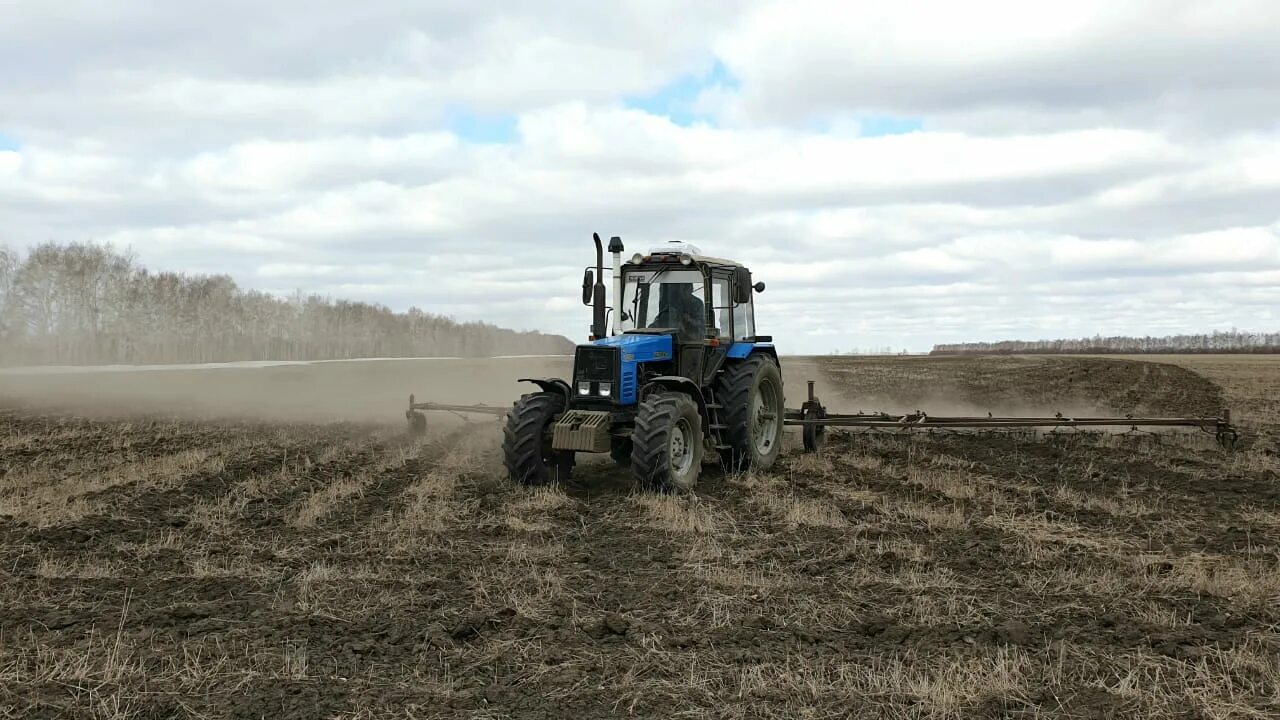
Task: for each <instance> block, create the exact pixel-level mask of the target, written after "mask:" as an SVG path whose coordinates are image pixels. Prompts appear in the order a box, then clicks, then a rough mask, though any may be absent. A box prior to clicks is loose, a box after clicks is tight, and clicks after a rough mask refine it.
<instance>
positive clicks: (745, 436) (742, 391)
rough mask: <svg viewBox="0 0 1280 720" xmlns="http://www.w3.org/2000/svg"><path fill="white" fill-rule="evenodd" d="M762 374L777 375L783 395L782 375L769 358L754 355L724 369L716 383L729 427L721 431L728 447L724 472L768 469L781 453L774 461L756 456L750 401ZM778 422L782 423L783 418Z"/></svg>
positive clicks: (722, 418) (722, 455)
mask: <svg viewBox="0 0 1280 720" xmlns="http://www.w3.org/2000/svg"><path fill="white" fill-rule="evenodd" d="M761 372H771V373H772V374H774V376H775V379H776V382H777V384H778V389H779V393H780V394H781V389H782V371H781V370H780V369H779V368H778V365H777V363H775V362H774V361H773V359H772V358H770V357H769V356H767V355H761V354H756V355H752V356H750V357H749V358H747V359H746V360H743V361H742V362H739V363H734V364H732V365H729V366H727V367H725V369H724V371H723V372H722V373H721V375H720V377H719V379H718V380H717V381H716V400H717V402H719V403H720V405H721V406H722V408H721V410H720V422H721V423H723V424H724V425H726V426H727V427H726V429H725V430H724V431H722V432H723V434H722V438H723V440H724V443H725V444H726V445H728V446H729V447H728V448H727V449H724V450H721V451H720V458H721V461H722V463H723V465H724V469H725V472H746V471H748V470H751V469H753V468H757V469H768V468H769V467H770V466H771V465H773V461H774V460H776V459H777V457H778V454H779V452H780V448H779V450H775V451H774V453H773V454H772V456H771V457H768V458H764V459H763V461H762V459H760V458H757V457H756V456H755V455H756V452H755V440H754V438H753V437H752V435H751V409H752V406H751V397H752V391H753V390H754V389H755V386H756V378H757V376H758V375H759V374H760V373H761ZM778 412H779V415H780V416H781V413H782V412H783V407H782V403H779V407H778ZM778 422H779V423H781V422H782V418H781V417H779V419H778ZM779 434H780V435H781V433H779ZM778 444H779V445H781V438H779V439H778Z"/></svg>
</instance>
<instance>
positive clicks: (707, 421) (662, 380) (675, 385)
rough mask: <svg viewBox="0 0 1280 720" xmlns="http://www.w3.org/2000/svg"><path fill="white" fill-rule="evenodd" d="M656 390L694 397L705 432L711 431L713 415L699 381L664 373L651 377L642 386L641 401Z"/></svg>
mask: <svg viewBox="0 0 1280 720" xmlns="http://www.w3.org/2000/svg"><path fill="white" fill-rule="evenodd" d="M655 390H664V391H667V392H678V393H684V394H685V395H688V396H689V397H691V398H693V402H694V403H696V404H697V406H698V414H699V415H701V416H702V429H703V432H705V433H709V432H711V430H710V427H711V416H710V415H709V414H708V413H707V401H706V399H705V398H703V397H702V388H700V387H698V383H696V382H694V381H692V380H690V379H689V378H687V377H680V376H679V375H662V376H659V377H656V378H653V379H651V380H650V381H649V382H647V383H645V385H644V387H642V388H640V400H641V402H643V401H644V398H645V397H646V396H648V394H649V393H651V392H654V391H655Z"/></svg>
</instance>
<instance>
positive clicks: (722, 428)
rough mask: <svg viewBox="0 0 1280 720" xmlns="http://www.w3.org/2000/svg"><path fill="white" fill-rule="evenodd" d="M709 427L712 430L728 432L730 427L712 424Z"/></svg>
mask: <svg viewBox="0 0 1280 720" xmlns="http://www.w3.org/2000/svg"><path fill="white" fill-rule="evenodd" d="M707 427H709V428H711V429H712V430H728V429H729V426H728V425H724V424H721V423H711V424H710V425H708V426H707Z"/></svg>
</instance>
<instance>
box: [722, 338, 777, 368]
mask: <svg viewBox="0 0 1280 720" xmlns="http://www.w3.org/2000/svg"><path fill="white" fill-rule="evenodd" d="M752 355H765V356H766V357H768V358H769V359H770V360H772V361H773V364H774V365H777V366H778V367H779V368H781V367H782V360H781V359H779V358H778V349H777V348H776V347H774V345H773V343H771V342H769V343H763V342H738V343H734V344H733V345H730V346H729V352H728V355H727V356H726V359H727V360H746V359H747V358H749V357H751V356H752Z"/></svg>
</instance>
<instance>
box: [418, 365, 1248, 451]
mask: <svg viewBox="0 0 1280 720" xmlns="http://www.w3.org/2000/svg"><path fill="white" fill-rule="evenodd" d="M814 387H815V381H813V380H810V381H809V395H808V399H806V400H805V402H804V404H803V405H802V406H801V407H799V408H797V409H791V408H787V409H786V410H785V411H784V414H783V421H782V422H783V425H786V426H788V427H800V428H803V431H802V434H803V436H804V449H805V450H806V451H809V452H813V451H816V450H819V449H821V448H822V444H823V442H824V440H825V437H826V431H827V429H828V428H863V429H867V430H883V431H903V432H910V431H917V430H1017V429H1031V428H1052V429H1059V428H1090V427H1127V428H1129V430H1130V431H1131V432H1140V431H1142V430H1143V429H1145V428H1194V429H1197V430H1200V431H1202V432H1205V433H1209V434H1212V435H1213V436H1214V437H1215V439H1216V440H1217V442H1218V445H1219V446H1221V447H1223V448H1225V449H1228V450H1230V449H1233V448H1234V447H1235V445H1236V442H1237V441H1238V440H1239V439H1240V433H1239V431H1238V430H1237V429H1236V427H1235V425H1233V424H1232V422H1231V411H1230V410H1223V411H1222V415H1220V416H1218V417H1135V416H1133V415H1126V416H1124V417H1069V416H1066V415H1063V414H1062V413H1058V414H1057V415H1054V416H1053V417H998V416H995V415H987V416H986V417H981V416H941V415H929V414H928V413H926V412H924V411H922V410H916V411H914V412H910V413H905V414H892V413H886V412H872V413H861V412H859V413H830V412H827V408H826V406H824V405H823V404H822V401H821V400H820V399H819V398H818V396H817V395H816V394H814ZM508 411H509V408H505V407H494V406H492V405H450V404H447V403H435V402H417V400H416V398H415V397H414V396H413V395H410V396H409V409H408V410H406V411H405V418H406V419H407V420H408V421H409V432H410V433H411V434H414V435H422V434H423V433H425V432H426V429H427V417H426V415H425V414H424V413H427V412H447V413H451V414H453V415H457V416H458V417H462V418H464V419H466V416H467V415H469V414H471V415H489V416H492V417H496V418H503V417H505V416H506V415H507V412H508Z"/></svg>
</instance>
